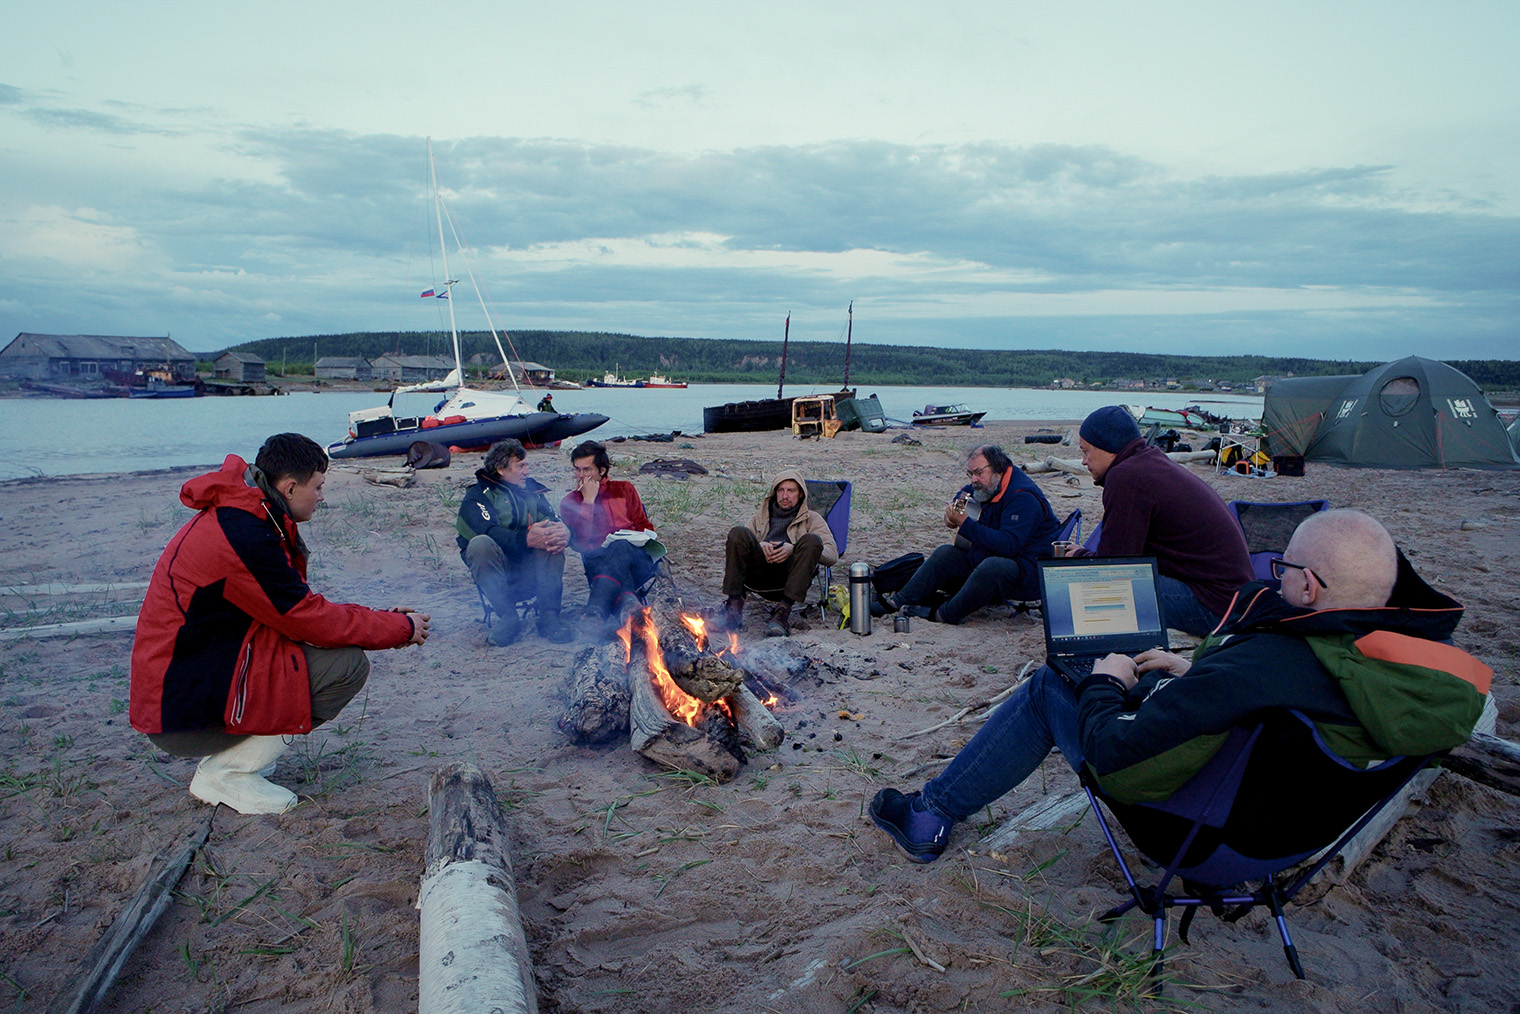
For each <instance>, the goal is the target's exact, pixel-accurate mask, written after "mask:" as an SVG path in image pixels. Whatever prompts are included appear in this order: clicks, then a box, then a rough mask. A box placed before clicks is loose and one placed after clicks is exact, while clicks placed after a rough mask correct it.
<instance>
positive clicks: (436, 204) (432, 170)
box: [427, 137, 464, 387]
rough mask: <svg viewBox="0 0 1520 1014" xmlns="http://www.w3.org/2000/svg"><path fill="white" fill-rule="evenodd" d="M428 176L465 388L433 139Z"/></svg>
mask: <svg viewBox="0 0 1520 1014" xmlns="http://www.w3.org/2000/svg"><path fill="white" fill-rule="evenodd" d="M427 153H428V175H429V177H430V178H431V180H432V184H433V217H434V218H436V219H437V221H438V250H439V253H440V254H442V256H443V291H444V294H445V295H446V296H448V297H449V334H450V335H451V336H452V337H453V339H454V369H456V370H458V371H459V386H461V387H463V386H464V363H462V362H461V361H460V357H459V328H458V326H457V325H456V324H455V323H454V279H453V278H451V277H450V276H449V245H448V243H447V241H445V240H444V238H443V200H442V198H440V197H439V196H438V165H437V163H435V162H434V161H433V139H432V138H431V137H430V138H428V139H427Z"/></svg>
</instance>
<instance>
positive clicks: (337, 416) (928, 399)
mask: <svg viewBox="0 0 1520 1014" xmlns="http://www.w3.org/2000/svg"><path fill="white" fill-rule="evenodd" d="M823 390H825V389H822V388H820V389H818V390H817V391H816V392H814V391H812V390H811V389H809V388H807V387H805V386H799V385H788V386H787V389H786V393H787V394H788V395H801V394H808V393H822V392H823ZM872 393H875V394H877V395H878V396H879V397H880V399H881V404H882V407H883V409H885V411H886V413H887V416H888V417H889V418H894V419H903V420H906V419H908V418H909V417H910V416H911V415H912V414H913V410H914V409H916V408H918V409H921V408H923V406H925V405H929V404H949V403H953V402H961V403H964V404H966V405H967V406H968V407H970V408H972V409H975V410H978V411H985V412H986V413H987V420H988V421H991V420H995V419H1012V420H1023V419H1080V418H1082V417H1083V416H1085V415H1086V414H1087V413H1088V412H1090V411H1092V410H1093V409H1095V408H1098V407H1100V406H1102V405H1111V404H1114V403H1115V402H1120V401H1122V402H1127V403H1128V402H1135V403H1142V402H1143V403H1144V404H1146V405H1151V406H1154V407H1156V408H1182V407H1184V406H1187V405H1193V404H1199V405H1203V406H1204V407H1205V408H1207V409H1208V410H1209V411H1211V412H1213V413H1215V414H1216V415H1228V416H1232V417H1234V418H1259V417H1260V416H1261V398H1260V397H1248V396H1243V395H1228V394H1208V395H1199V394H1179V393H1175V392H1161V391H1123V392H1104V391H1049V390H1042V389H1029V388H989V387H875V388H871V387H862V388H860V395H861V396H862V397H865V396H868V395H870V394H872ZM775 395H776V388H775V386H774V385H761V384H700V385H699V384H694V385H692V386H691V387H689V388H686V389H684V390H669V389H628V388H621V389H620V388H588V389H586V390H582V391H555V392H554V405H555V408H556V409H558V410H559V411H561V412H600V413H602V414H603V415H605V416H607V417H608V422H607V423H606V425H604V426H602V427H601V428H600V429H597V430H594V431H592V432H591V433H589V434H587V436H588V437H598V438H607V437H616V436H631V435H634V434H643V433H668V432H670V431H671V430H680V431H682V432H684V433H700V432H701V431H702V409H703V407H704V406H707V405H718V404H722V403H723V402H729V401H748V400H752V399H756V398H773V397H775ZM439 397H440V396H439V395H436V394H432V395H429V394H408V395H401V396H400V397H398V398H397V400H396V414H397V415H401V416H405V415H414V414H416V415H422V414H426V413H427V412H429V411H430V410H431V409H432V408H433V406H434V405H435V404H436V403H437V401H438V399H439ZM528 400H529V402H530V403H536V402H537V400H538V394H537V393H536V392H532V393H529V395H528ZM384 401H385V396H384V395H377V394H375V393H374V392H366V391H345V392H332V391H329V392H325V393H322V394H313V393H310V392H301V393H297V394H290V395H285V396H282V397H268V398H177V399H145V398H137V399H128V398H110V399H102V400H96V401H81V400H70V399H61V398H60V399H53V398H5V399H0V479H16V478H23V477H27V476H40V475H82V474H93V473H97V472H135V471H141V470H144V469H152V468H169V467H175V466H180V465H217V464H220V463H221V460H222V458H223V457H224V456H225V455H227V454H228V453H234V454H240V455H242V456H243V457H245V458H248V459H250V460H251V459H252V457H253V455H254V453H255V452H256V451H257V450H258V448H259V445H260V444H262V443H263V442H264V438H265V437H267V436H268V435H269V434H271V433H281V432H287V431H292V430H293V431H295V432H298V433H305V434H306V435H307V436H309V437H311V438H312V439H313V440H315V441H317V442H318V443H321V444H328V443H331V442H333V441H335V440H340V439H342V437H343V435H344V433H346V432H347V428H348V413H349V412H351V411H354V410H356V409H361V408H370V407H373V406H375V405H378V404H382V403H384Z"/></svg>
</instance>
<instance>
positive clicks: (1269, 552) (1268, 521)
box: [1225, 500, 1330, 591]
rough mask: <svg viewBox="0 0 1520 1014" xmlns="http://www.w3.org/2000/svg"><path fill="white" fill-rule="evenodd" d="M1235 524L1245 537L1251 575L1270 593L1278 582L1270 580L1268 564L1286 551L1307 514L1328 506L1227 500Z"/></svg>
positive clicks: (1323, 503)
mask: <svg viewBox="0 0 1520 1014" xmlns="http://www.w3.org/2000/svg"><path fill="white" fill-rule="evenodd" d="M1225 506H1226V507H1228V508H1229V509H1230V514H1231V515H1233V516H1234V518H1235V523H1236V524H1238V525H1240V530H1241V531H1242V532H1244V533H1245V537H1246V552H1248V553H1250V554H1251V572H1252V573H1253V574H1255V575H1256V580H1258V581H1265V582H1267V584H1268V585H1270V586H1271V587H1272V589H1273V590H1274V591H1276V590H1277V589H1278V588H1280V587H1282V582H1281V581H1278V580H1277V579H1276V578H1274V577H1273V576H1272V560H1273V559H1274V558H1276V557H1279V556H1282V554H1283V550H1284V549H1287V548H1288V540H1289V539H1291V538H1293V531H1294V529H1296V528H1297V527H1298V526H1299V525H1300V524H1302V523H1303V520H1304V518H1307V517H1308V516H1309V515H1310V514H1315V513H1318V512H1319V511H1322V510H1324V509H1325V508H1326V507H1329V506H1330V501H1328V500H1300V501H1298V502H1297V503H1251V502H1249V501H1247V500H1231V501H1230V502H1229V503H1227V504H1225Z"/></svg>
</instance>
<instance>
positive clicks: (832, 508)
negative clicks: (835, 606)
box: [745, 479, 852, 610]
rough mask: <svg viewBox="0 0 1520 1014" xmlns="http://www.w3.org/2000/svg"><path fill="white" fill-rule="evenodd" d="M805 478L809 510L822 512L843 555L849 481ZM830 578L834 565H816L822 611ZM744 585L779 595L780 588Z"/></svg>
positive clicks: (846, 541) (759, 592) (768, 595)
mask: <svg viewBox="0 0 1520 1014" xmlns="http://www.w3.org/2000/svg"><path fill="white" fill-rule="evenodd" d="M804 481H805V482H806V483H807V503H808V509H809V510H815V511H817V512H818V513H819V514H822V515H823V522H824V524H826V525H828V526H829V533H830V534H831V535H833V536H834V546H835V548H837V549H838V550H839V555H840V557H843V556H844V551H845V548H846V546H847V545H848V544H849V541H850V490H851V488H852V487H851V485H850V483H848V482H846V481H844V480H842V479H837V480H836V479H806V480H804ZM833 579H834V568H833V567H832V566H824V565H823V564H819V565H818V573H817V580H818V585H819V593H820V596H821V598H822V602H821V603H820V607H821V608H823V609H824V610H827V609H828V604H829V585H830V584H832V583H833ZM745 587H746V588H749V590H750V591H752V592H754V593H755V594H757V595H759V596H761V597H763V598H768V599H774V598H778V597H779V596H780V595H781V589H780V588H755V587H752V586H750V585H746V586H745ZM800 604H801V603H799V605H800Z"/></svg>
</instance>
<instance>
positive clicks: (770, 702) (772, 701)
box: [760, 694, 781, 708]
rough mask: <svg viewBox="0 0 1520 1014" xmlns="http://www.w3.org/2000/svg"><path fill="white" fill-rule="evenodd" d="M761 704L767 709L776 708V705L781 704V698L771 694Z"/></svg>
mask: <svg viewBox="0 0 1520 1014" xmlns="http://www.w3.org/2000/svg"><path fill="white" fill-rule="evenodd" d="M760 703H761V704H763V705H765V706H766V707H767V708H774V707H775V706H776V705H778V704H780V703H781V698H779V697H777V696H776V695H775V694H771V695H770V696H769V697H767V698H766V699H765V700H763V701H761V702H760Z"/></svg>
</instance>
